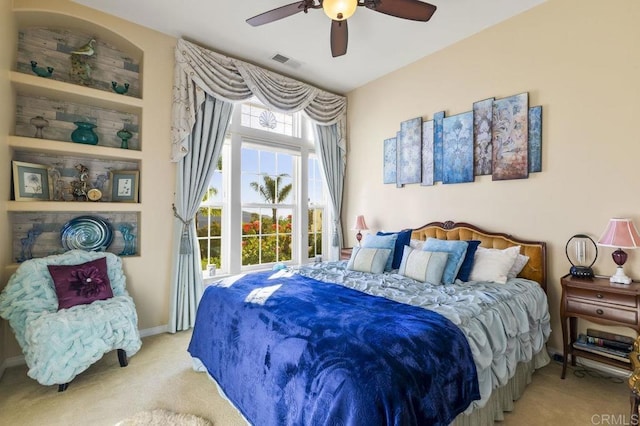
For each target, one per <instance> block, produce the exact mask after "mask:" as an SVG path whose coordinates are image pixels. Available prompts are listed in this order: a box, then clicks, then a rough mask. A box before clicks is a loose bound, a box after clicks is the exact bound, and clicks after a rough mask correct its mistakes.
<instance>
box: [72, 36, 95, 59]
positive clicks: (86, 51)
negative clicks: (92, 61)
mask: <svg viewBox="0 0 640 426" xmlns="http://www.w3.org/2000/svg"><path fill="white" fill-rule="evenodd" d="M95 42H96V39H94V38H92V39H91V40H89V41H88V42H87V44H85V45H84V46H82V47H79V48H77V49H76V50H74V51H73V52H71V54H72V55H84V56H92V55H93V54H94V53H95V49H94V47H93V45H94V44H95Z"/></svg>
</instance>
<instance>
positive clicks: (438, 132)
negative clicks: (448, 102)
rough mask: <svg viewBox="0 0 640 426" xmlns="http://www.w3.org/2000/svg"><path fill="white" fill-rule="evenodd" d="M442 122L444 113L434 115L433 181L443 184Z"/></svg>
mask: <svg viewBox="0 0 640 426" xmlns="http://www.w3.org/2000/svg"><path fill="white" fill-rule="evenodd" d="M442 120H444V111H440V112H436V113H435V114H433V180H434V181H435V182H442Z"/></svg>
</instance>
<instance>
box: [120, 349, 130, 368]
mask: <svg viewBox="0 0 640 426" xmlns="http://www.w3.org/2000/svg"><path fill="white" fill-rule="evenodd" d="M118 362H120V367H126V366H127V365H129V360H127V353H126V352H125V351H124V349H118Z"/></svg>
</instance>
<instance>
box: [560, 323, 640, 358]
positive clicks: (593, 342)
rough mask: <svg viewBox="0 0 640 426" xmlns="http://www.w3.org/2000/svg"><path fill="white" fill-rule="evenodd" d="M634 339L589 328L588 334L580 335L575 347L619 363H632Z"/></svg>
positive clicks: (574, 343)
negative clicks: (631, 355) (630, 356)
mask: <svg viewBox="0 0 640 426" xmlns="http://www.w3.org/2000/svg"><path fill="white" fill-rule="evenodd" d="M634 340H635V339H634V338H633V337H629V336H624V335H621V334H615V333H609V332H606V331H601V330H595V329H593V328H588V329H587V333H586V334H582V333H581V334H579V335H578V340H576V341H575V342H573V347H574V348H576V349H580V350H583V351H587V352H591V353H594V354H598V355H602V356H606V357H608V358H611V359H616V360H618V361H622V362H626V363H631V360H630V359H629V353H630V352H631V351H632V350H633V342H634Z"/></svg>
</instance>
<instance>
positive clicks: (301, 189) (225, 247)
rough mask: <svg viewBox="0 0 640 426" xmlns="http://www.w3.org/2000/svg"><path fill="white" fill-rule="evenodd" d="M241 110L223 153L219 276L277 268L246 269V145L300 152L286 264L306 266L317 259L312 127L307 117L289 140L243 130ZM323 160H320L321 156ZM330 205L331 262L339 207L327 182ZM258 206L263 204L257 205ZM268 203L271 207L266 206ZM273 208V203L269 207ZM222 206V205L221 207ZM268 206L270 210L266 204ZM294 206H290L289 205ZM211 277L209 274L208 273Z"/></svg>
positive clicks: (326, 219) (325, 253)
mask: <svg viewBox="0 0 640 426" xmlns="http://www.w3.org/2000/svg"><path fill="white" fill-rule="evenodd" d="M240 116H241V108H240V105H237V106H236V107H235V108H234V110H233V114H232V119H231V123H230V124H229V128H228V133H227V137H226V138H225V142H224V146H223V149H222V152H221V155H222V156H223V188H222V192H223V197H222V198H223V201H222V203H218V204H220V208H222V211H223V212H224V213H223V215H222V221H221V224H222V230H221V235H222V243H221V244H222V248H221V267H220V270H218V271H217V274H216V275H217V276H221V275H222V276H224V275H232V274H238V273H241V272H243V271H251V270H259V269H268V268H269V267H270V265H271V264H261V265H247V266H242V207H243V206H242V197H241V184H242V183H241V180H242V172H241V170H242V168H241V160H242V146H243V144H249V145H250V146H252V147H255V148H257V149H261V150H269V149H272V150H283V151H289V152H291V153H293V154H294V174H295V175H296V179H295V182H294V191H293V192H292V197H293V199H294V202H293V205H294V206H295V207H292V208H293V209H294V212H293V214H292V216H293V218H292V245H293V247H292V251H291V257H292V260H291V261H288V262H286V263H289V264H302V263H309V262H313V261H315V259H314V258H309V256H308V241H309V233H308V229H309V224H308V216H307V214H308V208H309V205H308V202H307V201H305V202H300V201H299V200H308V177H309V173H308V172H309V171H308V159H309V156H310V155H315V149H314V140H313V135H314V132H313V129H312V127H311V126H312V125H313V124H312V123H311V121H310V120H309V119H307V118H302V117H301V119H298V120H294V125H295V128H296V133H297V134H298V135H301V136H286V135H281V134H276V133H273V132H269V131H265V130H260V129H254V128H249V127H245V126H242V125H241V124H240V123H241V118H240ZM316 158H318V161H320V159H319V157H316ZM323 193H324V198H325V204H324V205H323V206H322V207H323V215H322V218H323V220H322V222H323V223H322V230H323V237H322V257H323V260H328V259H329V257H330V253H329V250H330V247H329V244H328V241H330V239H331V230H330V229H329V224H331V223H333V209H330V208H329V205H328V200H329V198H328V191H327V187H326V181H325V183H324V185H323ZM256 205H257V204H256ZM265 205H266V204H265ZM266 206H268V207H267V208H271V205H266ZM216 207H217V206H216ZM262 207H263V208H264V207H265V206H262ZM287 208H288V207H287ZM203 274H204V276H205V277H206V276H207V271H203Z"/></svg>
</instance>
